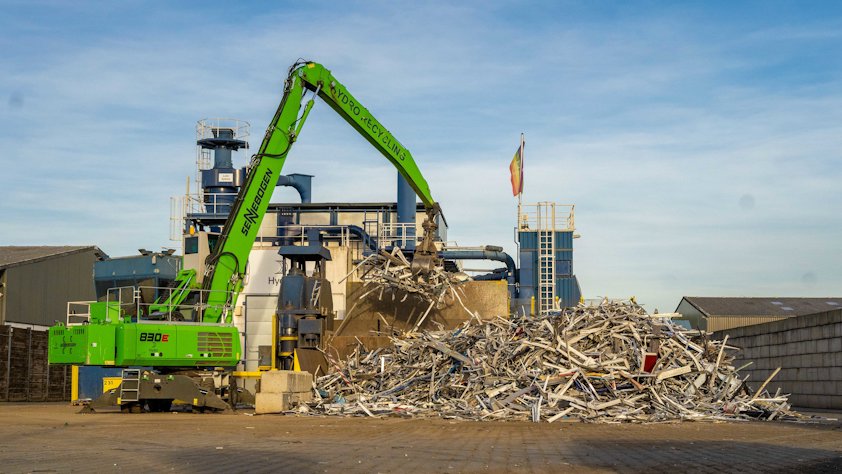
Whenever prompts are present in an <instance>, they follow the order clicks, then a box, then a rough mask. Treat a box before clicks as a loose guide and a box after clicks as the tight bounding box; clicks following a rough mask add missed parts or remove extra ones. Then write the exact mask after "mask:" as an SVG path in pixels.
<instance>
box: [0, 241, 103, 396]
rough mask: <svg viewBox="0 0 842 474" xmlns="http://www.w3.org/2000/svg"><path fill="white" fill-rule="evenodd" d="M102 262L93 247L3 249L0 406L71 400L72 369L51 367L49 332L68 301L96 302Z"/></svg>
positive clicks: (0, 269) (0, 258)
mask: <svg viewBox="0 0 842 474" xmlns="http://www.w3.org/2000/svg"><path fill="white" fill-rule="evenodd" d="M103 257H105V254H104V253H103V252H102V251H101V250H100V249H99V248H98V247H95V246H91V245H89V246H51V247H48V246H4V247H0V401H10V402H20V401H59V400H67V399H68V397H69V396H70V387H71V378H72V377H71V374H70V368H69V367H66V366H49V365H48V364H47V327H49V326H51V325H53V324H55V322H56V321H62V322H63V321H65V319H66V313H67V302H68V301H79V300H92V299H94V297H95V293H94V278H93V272H92V270H93V266H94V262H96V261H99V260H101V259H102V258H103Z"/></svg>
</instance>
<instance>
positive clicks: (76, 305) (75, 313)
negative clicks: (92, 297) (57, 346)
mask: <svg viewBox="0 0 842 474" xmlns="http://www.w3.org/2000/svg"><path fill="white" fill-rule="evenodd" d="M91 303H93V301H68V302H67V319H66V324H67V325H68V326H80V325H82V324H88V323H89V322H90V321H91Z"/></svg>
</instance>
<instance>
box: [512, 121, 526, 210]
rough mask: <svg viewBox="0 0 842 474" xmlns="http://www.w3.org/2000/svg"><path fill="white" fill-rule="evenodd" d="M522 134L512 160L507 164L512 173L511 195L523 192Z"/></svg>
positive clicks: (523, 143)
mask: <svg viewBox="0 0 842 474" xmlns="http://www.w3.org/2000/svg"><path fill="white" fill-rule="evenodd" d="M524 145H525V142H524V141H523V134H521V135H520V147H518V149H517V151H516V152H515V156H514V157H512V162H511V163H510V164H509V172H510V173H511V174H512V196H517V195H518V194H521V193H523V147H524Z"/></svg>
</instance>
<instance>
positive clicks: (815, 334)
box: [810, 326, 822, 340]
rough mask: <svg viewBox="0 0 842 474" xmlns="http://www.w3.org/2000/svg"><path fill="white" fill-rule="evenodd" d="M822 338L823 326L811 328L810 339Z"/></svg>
mask: <svg viewBox="0 0 842 474" xmlns="http://www.w3.org/2000/svg"><path fill="white" fill-rule="evenodd" d="M821 338H822V327H821V326H813V327H811V328H810V339H811V340H815V339H821Z"/></svg>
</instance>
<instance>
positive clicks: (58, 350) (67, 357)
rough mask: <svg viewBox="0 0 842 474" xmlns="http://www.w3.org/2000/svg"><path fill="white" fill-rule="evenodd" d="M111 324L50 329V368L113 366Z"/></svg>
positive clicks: (112, 326) (113, 348)
mask: <svg viewBox="0 0 842 474" xmlns="http://www.w3.org/2000/svg"><path fill="white" fill-rule="evenodd" d="M116 327H117V326H116V325H114V324H85V325H81V326H64V325H61V326H53V327H51V328H50V335H49V338H50V341H49V351H48V352H49V355H48V360H49V362H50V364H74V365H103V366H105V365H114V361H115V356H114V354H115V352H116V350H115V346H114V336H115V329H116Z"/></svg>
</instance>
